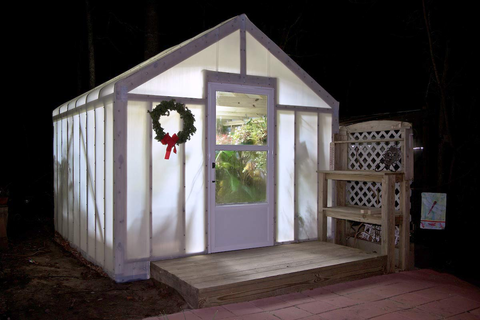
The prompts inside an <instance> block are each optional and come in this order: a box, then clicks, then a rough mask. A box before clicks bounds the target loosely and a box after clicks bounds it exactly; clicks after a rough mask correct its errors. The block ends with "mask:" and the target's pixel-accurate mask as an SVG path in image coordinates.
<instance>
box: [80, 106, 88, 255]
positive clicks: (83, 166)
mask: <svg viewBox="0 0 480 320" xmlns="http://www.w3.org/2000/svg"><path fill="white" fill-rule="evenodd" d="M79 124H80V142H79V143H80V151H79V153H80V161H79V162H80V168H79V175H80V177H79V186H80V190H79V194H80V199H79V208H80V209H79V210H80V235H79V237H80V248H81V249H82V250H83V251H84V252H87V241H88V236H87V114H86V113H81V114H80V121H79Z"/></svg>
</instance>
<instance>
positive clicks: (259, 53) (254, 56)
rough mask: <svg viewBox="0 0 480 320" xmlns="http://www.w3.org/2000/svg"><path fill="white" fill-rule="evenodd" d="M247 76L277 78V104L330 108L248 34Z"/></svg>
mask: <svg viewBox="0 0 480 320" xmlns="http://www.w3.org/2000/svg"><path fill="white" fill-rule="evenodd" d="M247 74H248V75H255V76H264V77H274V78H277V85H278V90H277V103H279V104H283V105H292V106H306V107H322V108H329V106H328V105H327V104H326V103H325V102H324V101H323V100H322V99H321V98H320V97H319V96H318V95H317V94H316V93H315V92H313V91H312V89H310V88H309V87H308V86H307V85H306V84H305V83H304V82H303V81H302V80H301V79H300V78H298V77H297V76H296V75H295V74H294V73H293V72H292V71H290V69H288V68H287V67H286V66H285V64H284V63H283V62H282V61H280V60H278V59H277V58H276V57H275V56H273V55H272V54H271V53H270V52H268V50H267V49H266V48H265V47H264V46H263V45H262V44H260V43H259V42H258V41H257V40H256V39H255V38H254V37H253V36H252V35H250V33H248V32H247Z"/></svg>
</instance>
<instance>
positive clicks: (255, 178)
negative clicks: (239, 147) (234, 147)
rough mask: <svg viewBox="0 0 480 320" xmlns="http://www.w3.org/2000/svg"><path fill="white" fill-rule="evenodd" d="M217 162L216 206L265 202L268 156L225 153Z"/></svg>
mask: <svg viewBox="0 0 480 320" xmlns="http://www.w3.org/2000/svg"><path fill="white" fill-rule="evenodd" d="M215 162H216V201H217V203H246V202H249V203H250V202H263V201H266V177H267V154H266V152H264V151H225V150H223V151H218V152H217V157H216V159H215Z"/></svg>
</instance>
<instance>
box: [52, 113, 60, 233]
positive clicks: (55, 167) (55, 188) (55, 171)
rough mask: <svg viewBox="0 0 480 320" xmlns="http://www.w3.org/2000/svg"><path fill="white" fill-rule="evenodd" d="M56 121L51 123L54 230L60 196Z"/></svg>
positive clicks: (56, 225)
mask: <svg viewBox="0 0 480 320" xmlns="http://www.w3.org/2000/svg"><path fill="white" fill-rule="evenodd" d="M57 130H58V122H57V121H55V122H54V123H53V201H54V202H53V203H54V216H53V221H54V225H55V230H58V224H57V219H58V199H60V196H59V194H58V176H59V174H58V149H57V144H58V131H57Z"/></svg>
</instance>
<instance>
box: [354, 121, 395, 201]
mask: <svg viewBox="0 0 480 320" xmlns="http://www.w3.org/2000/svg"><path fill="white" fill-rule="evenodd" d="M401 138H402V132H401V131H400V130H389V131H372V132H351V133H349V136H348V140H349V141H351V143H349V150H348V163H347V165H348V169H349V170H375V168H377V165H379V164H380V159H381V158H382V155H383V153H384V152H385V151H386V150H387V149H388V148H389V147H390V146H392V145H393V146H395V147H397V148H402V142H401V141H381V142H362V141H365V140H379V139H401ZM402 168H403V167H402V163H401V161H398V162H397V163H396V164H395V170H396V171H399V170H402ZM387 169H388V168H387ZM382 171H386V170H382ZM347 196H348V198H347V203H348V204H349V205H356V206H367V207H376V208H379V207H381V206H382V186H381V184H380V183H376V182H360V181H348V182H347ZM395 209H396V210H400V184H399V183H396V184H395Z"/></svg>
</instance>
